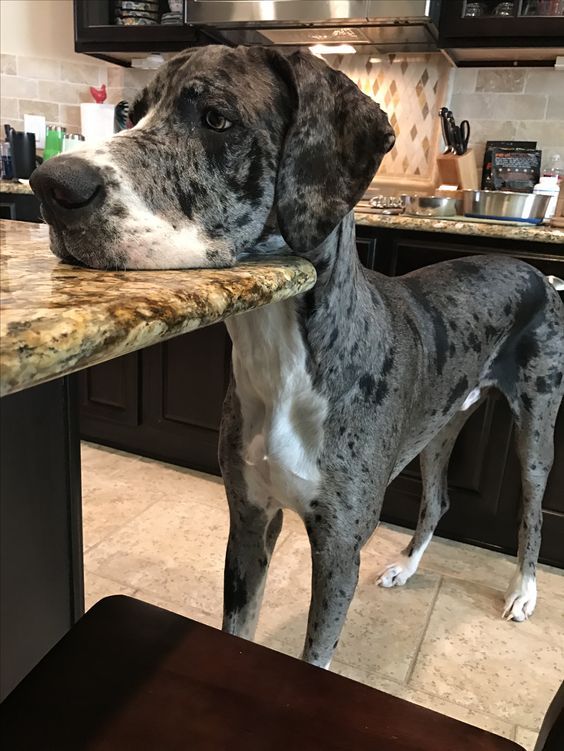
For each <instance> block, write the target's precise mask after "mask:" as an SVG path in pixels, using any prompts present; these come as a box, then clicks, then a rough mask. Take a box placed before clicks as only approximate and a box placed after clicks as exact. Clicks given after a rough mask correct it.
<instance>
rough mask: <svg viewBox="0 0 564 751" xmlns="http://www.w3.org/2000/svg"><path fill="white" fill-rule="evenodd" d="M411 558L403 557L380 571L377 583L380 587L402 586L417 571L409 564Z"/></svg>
mask: <svg viewBox="0 0 564 751" xmlns="http://www.w3.org/2000/svg"><path fill="white" fill-rule="evenodd" d="M410 563H411V561H410V560H409V558H402V559H401V560H399V561H397V562H396V563H390V565H389V566H386V568H385V569H384V570H383V571H381V572H380V574H379V576H378V578H377V579H376V584H378V585H379V586H380V587H401V586H403V585H404V584H405V583H406V581H407V580H408V579H409V578H410V577H411V576H413V574H414V573H415V571H414V570H412V567H411V566H410V565H409V564H410Z"/></svg>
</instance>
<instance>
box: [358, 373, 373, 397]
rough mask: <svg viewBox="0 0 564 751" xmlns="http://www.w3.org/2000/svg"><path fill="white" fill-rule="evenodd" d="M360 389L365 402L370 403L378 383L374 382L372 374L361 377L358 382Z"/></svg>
mask: <svg viewBox="0 0 564 751" xmlns="http://www.w3.org/2000/svg"><path fill="white" fill-rule="evenodd" d="M358 387H359V389H360V390H361V392H362V395H363V396H364V399H365V401H367V402H368V401H370V397H371V396H372V393H373V391H374V388H375V387H376V381H375V380H374V377H373V376H372V375H370V373H365V374H364V375H363V376H361V377H360V379H359V381H358Z"/></svg>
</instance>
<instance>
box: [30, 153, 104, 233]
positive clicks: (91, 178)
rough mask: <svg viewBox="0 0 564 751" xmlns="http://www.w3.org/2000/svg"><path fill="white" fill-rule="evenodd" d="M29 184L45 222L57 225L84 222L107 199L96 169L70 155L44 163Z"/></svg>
mask: <svg viewBox="0 0 564 751" xmlns="http://www.w3.org/2000/svg"><path fill="white" fill-rule="evenodd" d="M29 184H30V185H31V188H32V190H33V192H34V193H35V195H36V196H37V197H38V198H39V200H40V201H41V208H42V211H43V216H44V218H45V221H46V222H48V223H49V224H54V225H56V226H57V225H58V226H61V225H62V226H64V227H71V226H75V225H77V224H80V223H82V222H84V221H85V220H87V219H88V218H89V217H90V216H91V215H92V213H93V212H94V210H95V209H98V208H99V207H100V206H101V205H102V203H103V202H104V200H105V196H106V191H105V188H104V181H103V179H102V176H101V175H100V173H99V172H98V170H97V169H96V168H95V167H93V166H91V165H90V164H89V163H88V162H87V161H85V160H84V159H81V158H80V157H79V156H74V155H71V154H69V155H62V156H57V157H54V158H53V159H50V160H49V161H48V162H44V163H43V164H42V165H41V166H40V167H38V168H37V169H36V170H35V171H34V172H33V174H32V176H31V178H30V181H29Z"/></svg>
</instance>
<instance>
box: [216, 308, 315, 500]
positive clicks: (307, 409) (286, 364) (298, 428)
mask: <svg viewBox="0 0 564 751" xmlns="http://www.w3.org/2000/svg"><path fill="white" fill-rule="evenodd" d="M227 327H228V330H229V334H230V336H231V339H232V340H233V373H234V376H235V383H236V390H237V395H238V397H239V401H240V404H241V415H242V422H243V425H242V436H243V460H244V463H245V468H244V475H245V481H246V483H247V488H248V492H249V496H250V499H251V500H252V501H253V502H254V503H257V504H261V505H262V504H265V505H266V504H269V503H277V504H280V505H283V506H289V507H292V508H294V509H295V510H297V511H298V512H300V511H302V510H303V508H304V504H306V503H307V502H308V501H309V500H311V499H313V498H314V497H315V495H316V493H317V490H318V487H319V481H320V473H319V469H318V466H317V460H318V457H319V454H320V452H321V449H322V445H323V423H324V421H325V416H326V414H327V402H326V400H325V399H324V398H323V397H322V396H321V395H320V394H319V393H318V392H316V391H315V390H314V388H313V386H312V382H311V377H310V375H309V373H308V371H307V353H306V349H305V346H304V342H303V339H302V335H301V332H300V329H299V326H298V321H297V316H296V310H295V302H294V301H292V300H288V301H285V302H281V303H275V304H273V305H267V306H266V307H264V308H261V309H260V310H256V311H252V312H251V313H245V314H244V315H240V316H237V317H235V318H231V319H230V320H229V321H227Z"/></svg>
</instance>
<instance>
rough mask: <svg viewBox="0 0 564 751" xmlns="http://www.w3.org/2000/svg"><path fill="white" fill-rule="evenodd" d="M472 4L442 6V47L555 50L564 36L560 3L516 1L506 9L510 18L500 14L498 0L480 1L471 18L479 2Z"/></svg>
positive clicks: (451, 0)
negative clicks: (540, 48) (478, 9)
mask: <svg viewBox="0 0 564 751" xmlns="http://www.w3.org/2000/svg"><path fill="white" fill-rule="evenodd" d="M469 5H470V1H469V0H448V2H443V3H442V4H441V17H440V23H439V46H440V47H459V48H463V47H471V48H480V47H485V48H492V47H515V48H519V47H523V48H526V47H552V46H559V45H558V40H559V38H561V37H562V35H563V34H564V19H563V18H562V16H561V15H560V11H559V9H558V3H550V2H549V3H547V2H544V4H543V5H542V6H541V4H540V3H538V2H537V1H536V0H514V1H513V2H512V4H511V5H510V6H509V5H508V8H507V9H506V10H507V11H508V12H509V15H501V14H500V13H499V10H498V9H499V6H500V2H499V0H480V2H479V6H480V11H481V12H480V15H477V16H476V15H472V13H473V12H475V6H476V3H472V4H471V6H470V8H469V7H468V6H469ZM496 10H497V11H498V12H496ZM487 57H488V55H487V53H486V52H484V59H487ZM489 58H490V60H491V53H490V56H489Z"/></svg>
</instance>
